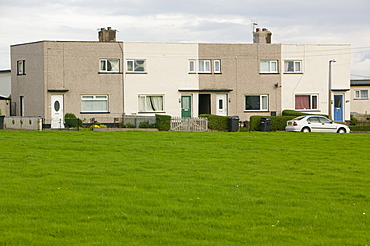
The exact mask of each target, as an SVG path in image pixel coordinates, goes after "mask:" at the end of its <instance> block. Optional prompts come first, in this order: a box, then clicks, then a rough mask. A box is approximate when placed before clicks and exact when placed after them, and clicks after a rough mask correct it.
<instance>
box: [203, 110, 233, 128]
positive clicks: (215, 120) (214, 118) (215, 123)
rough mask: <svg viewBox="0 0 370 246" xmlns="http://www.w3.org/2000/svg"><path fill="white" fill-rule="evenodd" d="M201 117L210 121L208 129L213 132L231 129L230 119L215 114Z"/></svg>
mask: <svg viewBox="0 0 370 246" xmlns="http://www.w3.org/2000/svg"><path fill="white" fill-rule="evenodd" d="M199 117H205V118H207V119H208V128H209V129H211V130H219V131H224V130H228V129H229V117H228V116H219V115H213V114H201V115H199Z"/></svg>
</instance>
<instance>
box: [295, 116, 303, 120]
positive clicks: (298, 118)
mask: <svg viewBox="0 0 370 246" xmlns="http://www.w3.org/2000/svg"><path fill="white" fill-rule="evenodd" d="M303 118H304V116H299V117H297V118H294V120H301V119H303Z"/></svg>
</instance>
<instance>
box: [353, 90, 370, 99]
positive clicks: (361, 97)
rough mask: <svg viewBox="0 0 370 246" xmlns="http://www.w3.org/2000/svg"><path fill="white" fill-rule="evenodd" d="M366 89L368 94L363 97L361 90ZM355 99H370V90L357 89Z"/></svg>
mask: <svg viewBox="0 0 370 246" xmlns="http://www.w3.org/2000/svg"><path fill="white" fill-rule="evenodd" d="M365 91H366V94H367V96H366V97H363V95H362V93H361V92H365ZM357 94H358V95H357ZM354 99H360V100H368V99H369V90H355V96H354Z"/></svg>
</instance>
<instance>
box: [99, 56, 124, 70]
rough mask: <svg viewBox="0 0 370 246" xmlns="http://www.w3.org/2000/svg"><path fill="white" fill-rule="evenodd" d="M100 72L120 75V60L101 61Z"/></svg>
mask: <svg viewBox="0 0 370 246" xmlns="http://www.w3.org/2000/svg"><path fill="white" fill-rule="evenodd" d="M100 72H103V73H118V72H119V59H101V60H100Z"/></svg>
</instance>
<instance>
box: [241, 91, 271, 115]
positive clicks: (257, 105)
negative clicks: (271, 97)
mask: <svg viewBox="0 0 370 246" xmlns="http://www.w3.org/2000/svg"><path fill="white" fill-rule="evenodd" d="M244 110H254V111H267V110H268V95H246V96H245V108H244Z"/></svg>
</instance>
